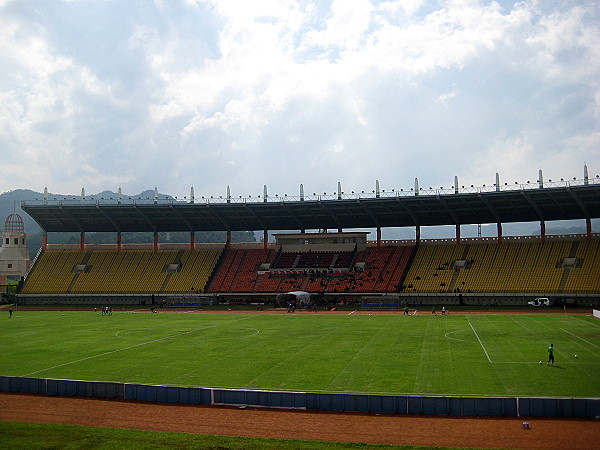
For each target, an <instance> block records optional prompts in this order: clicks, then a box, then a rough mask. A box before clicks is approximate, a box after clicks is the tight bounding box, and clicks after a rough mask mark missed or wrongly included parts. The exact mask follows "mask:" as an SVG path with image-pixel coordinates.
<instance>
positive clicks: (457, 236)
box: [456, 223, 460, 244]
mask: <svg viewBox="0 0 600 450" xmlns="http://www.w3.org/2000/svg"><path fill="white" fill-rule="evenodd" d="M456 243H457V244H460V224H458V223H457V224H456Z"/></svg>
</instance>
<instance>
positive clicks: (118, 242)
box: [117, 231, 123, 252]
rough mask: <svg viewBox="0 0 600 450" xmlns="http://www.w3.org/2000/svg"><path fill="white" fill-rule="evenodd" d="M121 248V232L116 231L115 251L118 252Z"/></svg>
mask: <svg viewBox="0 0 600 450" xmlns="http://www.w3.org/2000/svg"><path fill="white" fill-rule="evenodd" d="M122 248H123V236H121V232H120V231H117V251H118V252H120V251H121V249H122Z"/></svg>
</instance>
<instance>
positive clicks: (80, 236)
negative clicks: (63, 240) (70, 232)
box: [79, 231, 85, 251]
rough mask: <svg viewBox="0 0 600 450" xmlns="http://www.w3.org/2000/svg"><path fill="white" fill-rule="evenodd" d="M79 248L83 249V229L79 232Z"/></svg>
mask: <svg viewBox="0 0 600 450" xmlns="http://www.w3.org/2000/svg"><path fill="white" fill-rule="evenodd" d="M79 250H81V251H84V250H85V233H84V232H83V231H82V232H81V233H79Z"/></svg>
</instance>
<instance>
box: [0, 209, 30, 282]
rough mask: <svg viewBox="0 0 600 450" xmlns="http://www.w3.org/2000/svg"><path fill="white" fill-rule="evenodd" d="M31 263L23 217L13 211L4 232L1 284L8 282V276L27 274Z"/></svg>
mask: <svg viewBox="0 0 600 450" xmlns="http://www.w3.org/2000/svg"><path fill="white" fill-rule="evenodd" d="M30 265H31V260H30V259H29V251H28V249H27V244H26V235H25V225H24V224H23V218H22V217H21V216H20V215H19V214H17V213H12V214H10V215H9V216H8V217H7V218H6V221H5V222H4V232H3V233H2V247H1V248H0V284H2V285H3V284H6V277H7V276H21V277H23V276H25V274H26V273H27V271H28V270H29V267H30Z"/></svg>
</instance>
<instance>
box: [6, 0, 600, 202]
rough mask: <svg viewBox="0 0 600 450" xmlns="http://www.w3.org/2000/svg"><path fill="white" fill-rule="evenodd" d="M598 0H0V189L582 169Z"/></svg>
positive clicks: (309, 185) (590, 127)
mask: <svg viewBox="0 0 600 450" xmlns="http://www.w3.org/2000/svg"><path fill="white" fill-rule="evenodd" d="M599 17H600V8H599V7H598V6H597V5H596V4H595V3H593V2H591V3H590V2H585V1H581V2H578V1H573V2H570V3H568V4H566V5H565V4H561V5H555V6H553V5H549V4H548V3H546V2H536V1H533V0H531V1H520V2H510V1H505V2H502V3H497V2H487V1H483V0H469V1H440V2H435V1H425V0H413V1H405V0H398V1H391V0H390V1H383V2H376V1H369V0H352V1H348V0H334V1H332V2H331V3H330V4H325V3H323V2H314V1H309V0H306V1H300V2H297V1H291V0H288V1H283V0H280V1H277V0H271V1H268V0H265V1H256V2H247V1H217V0H195V1H192V0H189V1H186V2H182V3H176V2H162V1H157V2H154V4H152V3H145V4H143V5H138V7H132V6H131V5H128V4H123V3H121V2H118V1H108V2H99V1H94V0H89V1H86V2H83V3H81V2H78V1H73V2H68V3H64V2H61V3H59V2H44V1H32V2H28V3H23V2H3V3H1V4H0V64H2V67H3V68H8V69H7V70H4V71H3V73H1V74H0V102H1V103H0V105H1V106H0V143H1V145H2V147H3V149H1V148H0V152H2V156H4V153H6V152H13V153H15V154H19V155H21V163H22V164H21V166H20V167H17V165H16V164H14V165H11V170H10V172H9V175H8V176H7V177H6V178H5V179H4V180H1V181H0V190H7V189H15V188H19V187H31V188H39V186H37V184H40V183H42V181H41V180H43V183H44V184H48V185H50V187H52V186H59V187H60V189H62V190H64V191H65V192H66V191H70V192H78V190H79V189H80V186H81V185H83V184H85V185H86V188H87V189H88V190H90V191H93V190H96V191H101V190H104V189H109V188H110V189H115V188H116V186H117V185H118V184H123V185H124V188H126V189H128V190H130V191H132V192H135V191H141V190H143V189H146V188H148V187H149V186H150V187H153V185H158V186H159V189H160V190H161V191H166V192H170V193H173V194H174V195H177V194H179V195H185V194H184V193H185V192H186V191H189V186H191V185H195V186H196V190H197V191H198V192H204V193H206V194H208V195H210V194H212V193H218V192H221V191H223V189H224V186H225V185H226V184H227V183H232V179H234V180H235V184H236V188H237V189H238V190H239V191H246V192H254V193H259V191H260V190H261V189H262V185H263V184H265V183H266V184H269V187H270V190H272V189H280V190H281V191H287V192H295V191H297V188H298V185H299V184H300V183H304V184H305V187H306V189H307V191H308V190H310V191H312V190H315V191H325V190H332V189H334V188H335V183H337V181H342V182H343V184H344V188H345V190H348V191H349V190H352V189H353V188H354V190H360V189H363V188H366V189H369V190H370V188H371V185H373V183H374V180H375V179H380V180H381V182H382V184H384V185H386V186H388V188H389V189H391V188H402V187H408V188H410V186H411V184H412V182H413V180H414V177H415V176H418V177H419V178H420V179H422V181H423V183H424V184H427V185H429V184H433V185H442V184H444V185H446V184H450V183H451V180H452V177H453V176H454V175H455V174H458V175H460V176H461V179H462V180H465V183H466V182H467V180H468V182H469V184H473V183H478V182H479V183H486V182H487V183H488V184H489V183H490V179H493V176H494V173H495V172H496V171H499V172H501V174H502V176H503V177H504V176H506V177H507V178H511V179H512V178H514V179H520V180H522V179H524V178H526V177H527V176H529V178H531V177H532V176H533V175H528V174H530V173H531V172H533V173H534V175H535V173H537V169H539V168H540V167H541V168H544V169H545V172H548V173H549V174H552V175H551V176H550V175H549V177H557V176H558V177H559V178H560V177H561V176H562V177H569V176H575V175H579V173H580V172H581V169H580V168H581V166H582V165H583V161H586V162H587V163H588V166H589V167H590V170H591V171H594V169H593V167H598V169H595V170H596V171H598V170H600V155H599V154H598V151H597V150H596V149H597V148H599V147H598V133H600V130H599V127H598V123H599V122H600V121H599V117H600V107H599V104H600V88H599V87H598V82H597V80H598V79H600V54H599V53H600V47H599V46H598V45H597V42H599V38H600V26H599V25H598V23H600V21H599V20H598V18H599ZM48 155H52V157H51V158H48ZM23 167H26V168H27V169H24V168H23ZM287 170H291V172H292V174H291V175H289V176H285V177H281V175H280V174H281V173H286V171H287ZM232 171H233V173H232ZM562 171H564V172H570V173H559V172H562ZM573 171H575V174H573V175H571V173H573ZM554 174H558V175H554ZM232 184H233V183H232ZM151 185H152V186H151ZM52 190H54V191H57V190H58V189H57V188H52Z"/></svg>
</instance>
